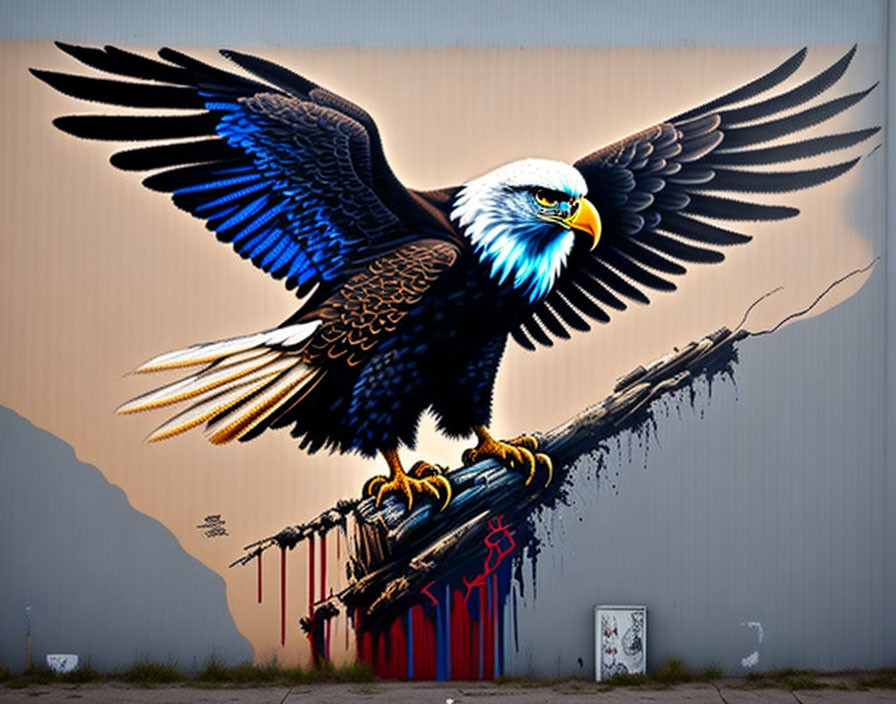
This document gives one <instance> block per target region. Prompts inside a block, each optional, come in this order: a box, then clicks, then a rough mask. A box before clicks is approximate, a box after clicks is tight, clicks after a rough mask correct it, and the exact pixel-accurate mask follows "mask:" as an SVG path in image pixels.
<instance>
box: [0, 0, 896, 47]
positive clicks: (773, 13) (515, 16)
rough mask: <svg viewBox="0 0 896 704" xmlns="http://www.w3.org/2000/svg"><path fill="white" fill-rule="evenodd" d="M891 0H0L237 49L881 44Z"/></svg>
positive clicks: (94, 33)
mask: <svg viewBox="0 0 896 704" xmlns="http://www.w3.org/2000/svg"><path fill="white" fill-rule="evenodd" d="M884 4H885V2H884V0H849V2H844V1H843V0H787V2H781V1H780V0H750V2H742V1H741V0H727V1H724V2H723V1H721V0H688V2H686V3H685V2H669V1H668V0H625V1H624V2H620V1H619V0H555V1H554V2H551V3H550V4H549V5H546V4H545V3H543V2H539V1H538V0H489V2H481V1H480V0H454V1H453V2H445V1H444V0H391V1H390V2H369V1H368V0H256V1H254V2H246V1H245V0H191V1H190V2H187V3H185V2H182V1H180V0H155V1H153V2H120V0H77V1H74V0H29V1H28V2H23V1H22V0H0V38H8V39H23V38H38V37H47V38H51V39H66V40H69V41H91V42H100V43H103V42H109V41H115V42H117V43H119V44H121V43H145V44H166V45H168V44H170V45H184V44H212V45H231V44H236V45H240V46H251V45H263V46H271V45H283V46H304V47H318V46H332V45H338V46H347V45H348V46H378V47H404V46H532V45H551V46H641V45H653V46H676V45H681V44H694V43H696V44H714V45H719V44H747V45H750V44H759V45H767V44H833V43H853V42H859V43H861V44H869V43H877V42H879V41H881V39H882V38H883V35H884V32H885V28H884V27H883V26H882V25H881V23H880V17H881V15H882V12H883V10H882V8H883V6H884Z"/></svg>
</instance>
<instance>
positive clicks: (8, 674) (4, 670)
mask: <svg viewBox="0 0 896 704" xmlns="http://www.w3.org/2000/svg"><path fill="white" fill-rule="evenodd" d="M11 679H12V670H10V669H9V668H8V667H6V666H5V665H3V666H0V682H9V681H10V680H11Z"/></svg>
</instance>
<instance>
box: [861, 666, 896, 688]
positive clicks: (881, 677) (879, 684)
mask: <svg viewBox="0 0 896 704" xmlns="http://www.w3.org/2000/svg"><path fill="white" fill-rule="evenodd" d="M856 684H858V686H859V687H865V688H868V689H896V668H893V669H887V670H878V671H877V672H875V673H874V674H871V675H865V676H862V677H859V678H858V681H857V683H856Z"/></svg>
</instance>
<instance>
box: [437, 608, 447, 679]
mask: <svg viewBox="0 0 896 704" xmlns="http://www.w3.org/2000/svg"><path fill="white" fill-rule="evenodd" d="M444 616H445V615H444V614H443V613H442V605H441V604H439V603H438V602H437V603H436V680H438V681H439V682H444V681H445V680H447V679H448V675H447V672H446V670H447V666H448V650H447V648H446V647H445V632H446V630H447V629H446V627H445V626H446V624H445V622H444Z"/></svg>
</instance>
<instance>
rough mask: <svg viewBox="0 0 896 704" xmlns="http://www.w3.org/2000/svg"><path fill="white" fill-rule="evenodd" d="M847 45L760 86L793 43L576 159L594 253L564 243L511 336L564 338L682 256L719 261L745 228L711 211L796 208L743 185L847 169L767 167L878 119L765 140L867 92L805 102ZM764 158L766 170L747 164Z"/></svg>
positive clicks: (820, 88)
mask: <svg viewBox="0 0 896 704" xmlns="http://www.w3.org/2000/svg"><path fill="white" fill-rule="evenodd" d="M854 53H855V47H853V48H852V49H851V50H850V51H849V52H848V53H847V54H846V55H845V56H844V57H843V58H842V59H840V60H839V61H837V62H836V63H835V64H834V65H833V66H831V67H830V68H828V69H827V70H825V71H823V72H822V73H820V74H818V75H817V76H815V77H814V78H811V79H810V80H808V81H806V82H804V83H802V84H801V85H798V86H797V87H795V88H793V89H791V90H788V91H786V92H782V93H778V94H775V95H771V96H769V95H768V93H769V92H770V91H771V90H772V89H773V88H774V87H775V86H777V85H778V84H780V83H781V82H782V81H784V80H785V79H787V78H788V77H789V76H790V75H791V74H793V73H794V72H795V71H796V70H797V68H799V66H800V64H801V63H802V61H803V59H804V58H805V55H806V50H805V49H803V50H802V51H800V52H798V53H797V54H795V55H794V56H792V57H791V58H790V59H788V60H787V61H785V62H784V63H783V64H781V65H780V66H778V67H777V68H776V69H774V70H773V71H771V72H770V73H768V74H766V75H764V76H762V77H761V78H758V79H757V80H755V81H753V82H752V83H749V84H747V85H745V86H743V87H741V88H738V89H737V90H734V91H732V92H730V93H728V94H726V95H723V96H721V97H719V98H717V99H715V100H712V101H710V102H708V103H706V104H704V105H701V106H699V107H697V108H694V109H693V110H689V111H688V112H686V113H683V114H681V115H677V116H676V117H673V118H671V119H669V120H668V121H666V122H664V123H661V124H658V125H655V126H653V127H650V128H648V129H645V130H643V131H641V132H638V133H637V134H634V135H632V136H630V137H627V138H626V139H623V140H621V141H619V142H617V143H615V144H612V145H610V146H608V147H605V148H603V149H600V150H598V151H596V152H594V153H592V154H589V155H588V156H586V157H584V158H583V159H581V160H579V161H578V162H576V163H575V167H576V168H577V169H579V171H580V172H581V173H582V175H583V176H584V177H585V180H586V182H587V183H588V197H589V199H591V200H592V201H593V202H594V204H595V206H596V207H597V209H598V212H599V213H600V215H601V220H602V225H603V231H602V234H601V239H600V242H599V244H598V246H597V247H596V248H595V250H594V251H593V252H586V251H576V250H574V251H573V252H572V253H571V255H570V259H569V264H568V267H567V270H566V271H565V272H564V274H563V276H562V277H561V278H560V279H559V280H558V282H557V285H556V286H555V287H554V289H553V291H552V292H551V294H550V295H549V296H548V297H547V298H545V300H544V301H542V302H541V303H540V304H539V305H538V306H537V307H536V308H535V310H534V311H533V313H532V315H530V316H529V317H528V318H526V319H525V320H524V321H523V322H522V323H521V325H520V326H519V327H518V328H517V329H515V330H514V331H513V333H512V334H513V337H514V339H516V340H517V342H519V343H520V344H521V345H523V346H524V347H527V348H529V349H534V347H535V345H534V344H533V342H538V343H540V344H543V345H550V344H552V339H551V336H554V337H561V338H568V337H569V331H568V328H573V329H576V330H588V329H589V327H590V326H589V323H588V321H587V320H586V318H591V319H592V320H597V321H599V322H607V321H609V319H610V316H609V311H610V310H623V309H625V307H626V305H627V304H626V300H634V301H639V302H641V303H648V302H649V299H648V296H647V292H648V291H650V290H659V291H672V290H674V289H675V284H674V283H673V282H672V281H671V277H672V276H675V275H680V274H683V273H685V267H684V265H683V264H685V263H689V262H720V261H722V259H723V258H724V254H723V253H722V251H721V249H720V248H722V247H724V246H727V245H733V244H740V243H743V242H748V241H749V240H750V239H751V237H750V236H749V234H746V233H745V232H741V231H740V230H741V229H746V228H741V226H737V228H736V229H732V228H730V227H728V226H725V225H723V224H721V223H719V222H718V221H737V222H746V221H763V220H782V219H785V218H791V217H793V216H795V215H797V214H798V212H799V211H798V210H797V209H796V208H792V207H787V206H783V205H765V204H763V203H761V202H758V201H756V200H754V196H753V194H757V193H785V192H790V191H796V190H800V189H804V188H810V187H812V186H816V185H818V184H821V183H824V182H825V181H830V180H831V179H833V178H836V177H837V176H839V175H841V174H842V173H844V172H846V171H848V170H849V169H850V168H851V167H852V166H853V165H855V163H856V162H857V161H858V158H854V159H851V160H848V161H842V162H839V163H835V164H831V165H828V166H821V167H817V168H809V169H796V170H793V169H791V170H778V169H777V168H775V167H774V165H777V164H784V163H789V162H792V161H797V160H800V159H807V158H810V157H815V156H819V155H823V154H828V153H830V152H835V151H838V150H841V149H846V148H848V147H851V146H853V145H856V144H858V143H859V142H861V141H863V140H865V139H867V138H868V137H870V136H871V135H873V134H874V133H875V132H877V131H878V129H879V128H877V127H872V128H869V129H864V130H858V131H855V132H846V133H839V134H830V135H826V136H822V137H814V138H811V139H803V140H799V139H792V140H789V141H783V142H779V143H777V144H775V146H767V145H766V144H765V143H766V142H770V141H771V140H775V139H778V138H781V137H786V136H788V135H795V134H797V133H799V132H800V131H801V130H804V129H807V128H809V127H811V126H813V125H817V124H819V123H823V122H825V121H826V120H829V119H830V118H832V117H834V116H835V115H837V114H838V113H840V112H842V111H844V110H846V109H848V108H849V107H851V106H852V105H855V104H856V103H857V102H859V101H860V100H861V99H862V98H863V97H865V95H867V94H868V93H869V92H870V91H871V89H872V88H873V87H874V86H872V88H869V89H868V90H865V91H861V92H858V93H853V94H851V95H846V96H843V97H839V98H835V99H833V100H830V101H827V102H822V103H820V104H817V105H813V106H812V107H807V104H808V103H809V102H810V101H813V99H814V98H816V97H817V96H819V95H820V94H821V93H823V92H824V91H826V90H827V89H829V88H830V87H831V86H833V85H834V84H835V83H836V82H837V80H838V79H839V78H840V77H841V76H842V75H843V73H844V71H846V68H847V66H848V65H849V62H850V60H851V59H852V56H853V54H854ZM754 99H756V100H754ZM767 165H772V166H773V169H772V170H752V169H750V168H749V167H754V166H761V167H765V166H767ZM743 167H747V168H743ZM729 193H734V194H737V195H736V196H735V197H733V198H732V197H729V196H728V195H727V194H729ZM717 194H722V195H717Z"/></svg>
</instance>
